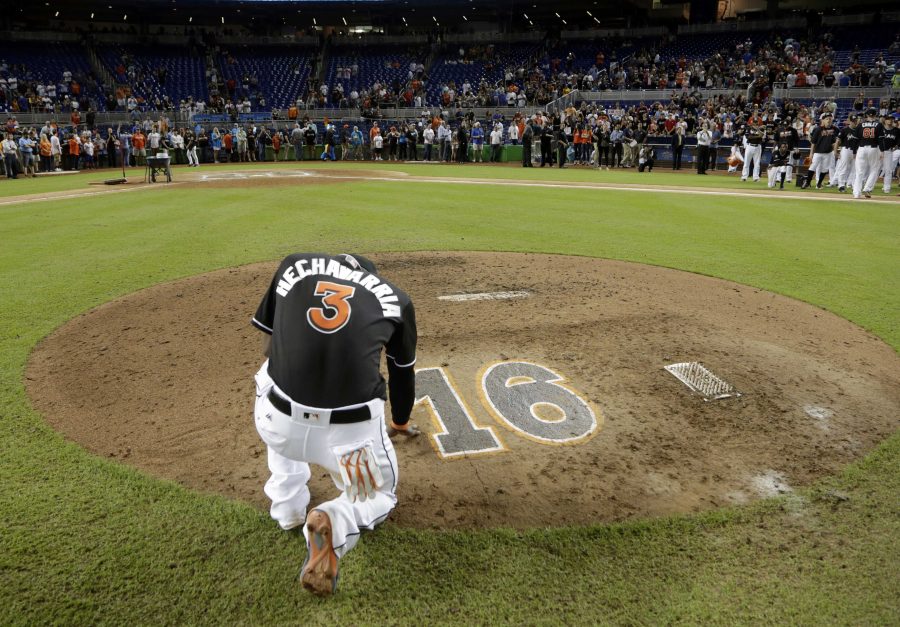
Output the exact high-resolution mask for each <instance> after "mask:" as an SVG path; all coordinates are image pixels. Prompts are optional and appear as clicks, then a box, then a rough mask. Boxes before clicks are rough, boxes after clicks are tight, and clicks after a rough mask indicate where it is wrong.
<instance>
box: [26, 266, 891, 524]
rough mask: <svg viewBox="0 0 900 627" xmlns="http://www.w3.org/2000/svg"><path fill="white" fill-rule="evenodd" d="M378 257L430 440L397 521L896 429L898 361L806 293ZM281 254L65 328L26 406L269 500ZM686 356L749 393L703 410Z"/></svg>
mask: <svg viewBox="0 0 900 627" xmlns="http://www.w3.org/2000/svg"><path fill="white" fill-rule="evenodd" d="M351 252H352V251H351ZM372 257H373V259H374V260H375V261H376V263H378V265H379V269H380V271H381V273H382V274H383V275H384V276H386V277H388V278H390V279H391V280H392V281H394V282H395V283H396V284H397V285H399V286H400V287H402V288H404V289H405V290H406V291H407V292H408V293H409V294H410V296H411V297H412V299H413V302H414V303H415V305H416V310H417V316H418V324H419V329H420V340H419V358H418V363H417V368H420V369H428V370H427V372H423V373H422V374H421V375H420V377H419V381H420V384H421V385H420V389H419V394H420V395H423V394H425V393H427V394H429V400H428V401H423V402H422V403H420V404H419V405H418V406H417V407H416V409H415V411H414V420H415V421H416V422H417V423H418V424H419V425H420V426H421V427H422V428H423V430H424V431H425V434H424V435H423V436H422V437H419V438H418V439H415V440H410V441H400V442H397V443H396V449H397V453H398V457H399V460H400V484H399V491H398V495H399V501H400V502H399V505H398V507H397V509H396V510H395V511H394V513H393V514H392V520H394V521H395V522H396V523H397V524H401V525H406V526H411V527H440V528H472V527H494V526H511V527H516V528H524V527H533V526H543V525H563V524H586V523H596V522H605V521H617V520H623V519H628V518H639V517H643V516H652V515H658V514H667V513H671V512H691V511H698V510H701V509H707V508H714V507H718V506H722V505H726V504H731V503H737V502H743V501H746V500H749V499H753V498H758V497H760V496H767V495H770V494H778V493H783V492H786V491H789V490H791V489H792V488H793V487H796V486H799V485H803V484H806V483H808V482H810V481H811V480H813V479H814V478H816V477H818V476H820V475H824V474H827V473H832V472H834V471H835V470H836V469H837V468H839V467H840V466H841V465H843V464H846V463H847V462H849V461H851V460H853V459H855V458H858V457H859V456H861V455H863V454H864V453H865V452H866V451H868V450H869V449H871V448H872V447H873V446H874V445H875V444H876V443H877V442H878V441H879V440H881V439H883V438H884V437H886V436H887V435H888V434H890V433H891V432H892V431H893V430H895V429H896V428H897V427H898V416H900V367H898V358H897V356H896V354H895V353H894V351H893V350H891V349H890V347H888V346H887V345H885V344H884V343H882V342H881V341H880V340H878V339H877V338H875V337H873V336H871V335H869V334H867V333H866V332H864V331H863V330H861V329H859V328H858V327H856V326H854V325H852V324H851V323H849V322H847V321H846V320H843V319H841V318H839V317H837V316H834V315H832V314H830V313H828V312H825V311H823V310H821V309H818V308H816V307H813V306H810V305H806V304H803V303H800V302H797V301H794V300H791V299H788V298H784V297H781V296H777V295H775V294H772V293H768V292H764V291H761V290H758V289H754V288H750V287H745V286H740V285H736V284H733V283H729V282H726V281H722V280H718V279H712V278H708V277H703V276H698V275H695V274H689V273H686V272H679V271H675V270H667V269H662V268H655V267H650V266H643V265H638V264H629V263H621V262H613V261H605V260H599V259H591V258H580V257H564V256H551V255H529V254H495V253H415V254H378V255H372ZM276 267H277V262H275V261H273V262H271V263H263V264H256V265H252V266H246V267H241V268H233V269H228V270H223V271H219V272H213V273H210V274H207V275H203V276H196V277H191V278H188V279H185V280H181V281H176V282H174V283H169V284H165V285H158V286H155V287H152V288H150V289H147V290H143V291H141V292H138V293H136V294H131V295H129V296H127V297H125V298H122V299H119V300H117V301H114V302H111V303H107V304H105V305H103V306H101V307H98V308H97V309H96V310H94V311H91V312H89V313H87V314H85V315H82V316H79V317H78V318H76V319H74V320H72V321H71V322H70V323H68V324H66V325H65V326H63V327H62V328H60V329H59V330H58V331H57V332H55V333H54V334H53V335H51V336H50V337H48V338H47V339H46V340H45V341H43V342H42V343H41V344H40V345H39V346H38V347H37V349H36V350H35V352H34V354H33V355H32V358H31V360H30V362H29V364H28V373H27V376H28V390H29V393H30V395H31V396H32V398H33V400H34V404H35V406H36V407H37V408H38V409H39V410H40V411H41V412H42V413H43V414H44V415H45V416H46V418H47V420H48V421H49V422H50V423H51V424H52V425H53V426H55V427H56V428H57V429H59V430H60V431H62V432H63V433H64V434H65V435H66V436H67V437H69V438H71V439H72V440H75V441H77V442H79V443H81V444H82V445H83V446H85V447H86V448H87V449H88V450H90V451H92V452H94V453H96V454H98V455H103V456H108V457H113V458H117V459H120V460H122V462H123V463H127V464H133V465H134V466H136V467H138V468H141V469H144V470H146V471H147V472H150V473H153V474H155V475H158V476H161V477H166V478H169V479H174V480H175V481H178V482H180V483H182V484H184V485H186V486H189V487H191V488H194V489H197V490H201V491H207V492H217V493H221V494H224V495H226V496H229V497H233V498H239V499H243V500H246V501H248V502H251V503H253V504H254V505H256V506H258V507H260V508H267V507H268V502H267V500H266V498H265V495H264V494H263V492H262V485H263V483H264V482H265V480H266V478H267V477H268V474H267V470H266V454H265V447H264V446H263V445H262V443H261V442H260V440H259V439H258V436H257V434H256V431H255V428H254V426H253V416H252V413H253V400H254V386H253V378H252V377H253V373H254V372H255V371H256V369H257V368H258V367H259V364H260V363H261V362H262V354H261V345H262V343H261V337H260V336H261V334H260V333H259V332H258V331H256V330H255V329H253V328H252V327H251V326H250V324H249V322H250V318H251V316H252V315H253V313H254V312H255V310H256V307H257V305H258V303H259V300H260V298H261V297H262V295H263V293H264V292H265V290H266V287H267V286H268V283H269V281H270V279H271V276H272V273H273V272H274V271H275V268H276ZM499 294H505V295H499ZM473 295H478V296H473ZM441 297H451V298H443V299H442V298H441ZM680 362H700V363H701V364H702V365H703V366H704V367H705V368H707V369H708V370H709V371H710V372H712V373H714V374H715V375H716V376H717V377H720V378H722V379H723V380H724V381H726V382H727V383H728V384H730V385H731V386H734V388H735V390H736V391H737V392H739V393H740V394H741V396H736V397H731V398H726V399H721V400H716V401H710V402H705V401H704V400H703V398H702V397H701V396H700V395H698V394H695V393H692V392H691V391H690V390H689V389H688V388H687V387H686V386H685V385H684V384H683V383H682V382H681V381H679V380H678V379H676V378H675V377H674V376H672V375H671V374H670V373H669V372H667V371H666V370H665V369H664V367H665V366H667V365H670V364H673V363H680ZM496 364H505V365H502V366H497V365H496ZM523 364H524V365H523ZM547 372H550V373H555V375H556V376H557V377H559V378H561V379H562V380H561V381H556V382H554V381H545V380H544V379H547V378H552V377H550V376H549V375H547V376H544V375H545V373H547ZM517 411H518V412H519V414H517V415H514V414H516V412H517ZM529 411H530V413H529ZM567 412H568V413H567ZM436 414H438V415H440V416H441V421H439V420H438V418H437V417H436ZM591 416H593V422H591ZM477 429H480V430H481V431H480V433H481V434H482V435H481V436H480V437H468V439H467V436H466V435H465V434H466V433H471V432H472V431H473V430H477ZM443 432H446V433H447V435H441V436H440V437H436V436H438V435H440V434H441V433H443ZM457 436H463V437H457ZM562 440H565V441H566V442H565V443H561V442H560V441H562ZM460 448H462V449H464V450H468V451H469V452H468V454H463V453H461V452H460V450H459V449H460ZM489 449H492V450H489ZM311 490H312V493H313V502H312V504H313V505H315V504H316V503H318V502H320V501H322V500H326V499H329V498H332V496H333V495H334V494H335V488H334V486H333V484H332V483H331V480H330V478H328V477H327V476H326V474H325V473H324V472H323V471H321V470H318V471H316V469H314V477H313V481H312V482H311Z"/></svg>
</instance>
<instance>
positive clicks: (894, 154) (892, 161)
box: [881, 149, 900, 194]
mask: <svg viewBox="0 0 900 627" xmlns="http://www.w3.org/2000/svg"><path fill="white" fill-rule="evenodd" d="M881 155H882V156H881V161H882V164H881V175H882V176H883V177H884V188H883V189H884V193H885V194H890V193H891V180H893V178H894V170H895V169H896V168H897V161H898V160H900V149H894V150H887V151H885V152H883V153H881Z"/></svg>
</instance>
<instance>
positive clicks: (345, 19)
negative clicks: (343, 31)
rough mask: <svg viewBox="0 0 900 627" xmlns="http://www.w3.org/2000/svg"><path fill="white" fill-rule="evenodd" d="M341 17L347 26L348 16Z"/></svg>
mask: <svg viewBox="0 0 900 627" xmlns="http://www.w3.org/2000/svg"><path fill="white" fill-rule="evenodd" d="M341 19H342V20H343V21H344V26H346V25H347V18H346V17H342V18H341Z"/></svg>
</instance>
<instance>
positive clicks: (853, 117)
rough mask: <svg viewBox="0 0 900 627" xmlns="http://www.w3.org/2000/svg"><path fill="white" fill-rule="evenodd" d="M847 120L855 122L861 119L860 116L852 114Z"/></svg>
mask: <svg viewBox="0 0 900 627" xmlns="http://www.w3.org/2000/svg"><path fill="white" fill-rule="evenodd" d="M847 119H848V120H850V121H854V120H858V119H859V116H858V115H856V114H855V113H851V114H850V115H849V116H848V117H847Z"/></svg>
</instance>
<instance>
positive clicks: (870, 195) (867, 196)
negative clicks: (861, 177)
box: [863, 192, 872, 198]
mask: <svg viewBox="0 0 900 627" xmlns="http://www.w3.org/2000/svg"><path fill="white" fill-rule="evenodd" d="M863 196H865V197H866V198H871V197H872V194H870V193H869V192H863Z"/></svg>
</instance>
